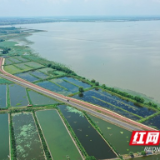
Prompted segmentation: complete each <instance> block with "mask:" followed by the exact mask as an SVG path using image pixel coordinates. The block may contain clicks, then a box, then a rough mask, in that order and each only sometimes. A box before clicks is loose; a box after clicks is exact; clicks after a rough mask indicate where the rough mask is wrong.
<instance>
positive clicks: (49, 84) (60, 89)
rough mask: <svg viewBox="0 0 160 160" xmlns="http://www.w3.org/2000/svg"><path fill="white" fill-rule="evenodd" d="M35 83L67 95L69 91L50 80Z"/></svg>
mask: <svg viewBox="0 0 160 160" xmlns="http://www.w3.org/2000/svg"><path fill="white" fill-rule="evenodd" d="M37 85H39V86H41V87H43V88H46V89H48V90H51V91H53V92H57V93H60V94H63V95H68V94H69V93H70V92H68V90H67V89H65V88H64V87H62V86H58V85H56V84H55V83H52V82H49V81H44V82H39V83H37Z"/></svg>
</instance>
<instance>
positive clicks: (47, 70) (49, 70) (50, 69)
mask: <svg viewBox="0 0 160 160" xmlns="http://www.w3.org/2000/svg"><path fill="white" fill-rule="evenodd" d="M38 71H40V72H43V73H45V74H48V75H50V72H53V71H54V69H52V68H42V69H38Z"/></svg>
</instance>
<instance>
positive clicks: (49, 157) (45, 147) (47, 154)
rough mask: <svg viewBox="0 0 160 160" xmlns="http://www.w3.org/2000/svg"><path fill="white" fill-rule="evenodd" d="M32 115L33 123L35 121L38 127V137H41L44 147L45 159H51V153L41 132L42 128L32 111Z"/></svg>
mask: <svg viewBox="0 0 160 160" xmlns="http://www.w3.org/2000/svg"><path fill="white" fill-rule="evenodd" d="M33 117H34V119H35V123H36V126H37V128H38V132H39V135H40V138H41V141H42V145H43V149H44V152H45V155H46V157H47V160H52V158H51V154H50V152H49V149H48V146H47V144H46V141H45V138H44V137H43V133H42V130H41V128H40V126H39V123H38V120H37V117H36V115H35V112H33Z"/></svg>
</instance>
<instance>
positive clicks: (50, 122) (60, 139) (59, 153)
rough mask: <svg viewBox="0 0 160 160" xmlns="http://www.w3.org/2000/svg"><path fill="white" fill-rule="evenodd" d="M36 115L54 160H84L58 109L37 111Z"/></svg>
mask: <svg viewBox="0 0 160 160" xmlns="http://www.w3.org/2000/svg"><path fill="white" fill-rule="evenodd" d="M36 116H37V117H38V121H39V123H40V126H41V127H42V131H43V134H44V136H45V138H46V141H47V143H48V146H49V148H50V151H51V154H52V157H53V159H54V160H68V158H67V157H69V159H70V160H82V158H81V156H80V154H79V152H78V150H77V148H76V147H75V145H74V143H73V141H72V139H71V137H70V136H69V134H68V132H67V130H66V128H65V126H64V124H63V123H62V121H61V118H60V116H59V115H58V113H57V111H56V110H45V111H37V112H36Z"/></svg>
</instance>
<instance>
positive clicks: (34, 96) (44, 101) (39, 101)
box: [28, 90, 58, 105]
mask: <svg viewBox="0 0 160 160" xmlns="http://www.w3.org/2000/svg"><path fill="white" fill-rule="evenodd" d="M28 93H29V97H30V100H31V101H32V104H33V105H48V104H56V103H58V102H57V101H55V100H53V99H51V98H49V97H46V96H44V95H42V94H40V93H37V92H35V91H32V90H30V91H28Z"/></svg>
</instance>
